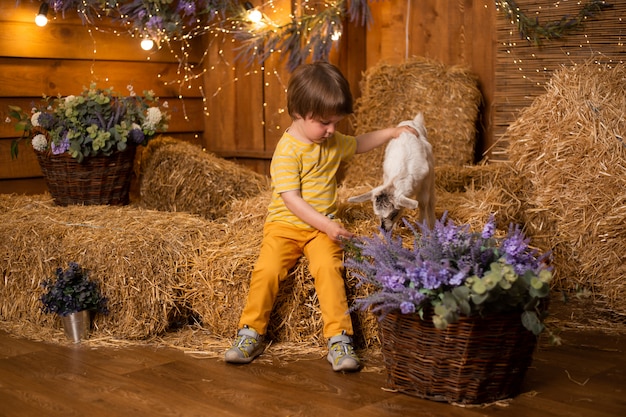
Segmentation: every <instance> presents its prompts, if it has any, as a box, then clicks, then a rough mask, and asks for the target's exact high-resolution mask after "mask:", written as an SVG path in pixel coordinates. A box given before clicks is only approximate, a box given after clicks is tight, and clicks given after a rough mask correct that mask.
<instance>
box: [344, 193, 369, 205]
mask: <svg viewBox="0 0 626 417" xmlns="http://www.w3.org/2000/svg"><path fill="white" fill-rule="evenodd" d="M371 198H372V191H368V192H366V193H365V194H361V195H357V196H354V197H350V198H348V202H349V203H362V202H364V201H367V200H370V199H371Z"/></svg>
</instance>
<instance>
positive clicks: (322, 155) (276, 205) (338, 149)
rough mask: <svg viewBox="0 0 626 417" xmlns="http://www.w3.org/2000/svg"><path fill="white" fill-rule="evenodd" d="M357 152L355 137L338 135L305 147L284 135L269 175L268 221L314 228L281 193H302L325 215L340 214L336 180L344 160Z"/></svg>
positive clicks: (275, 152) (277, 147)
mask: <svg viewBox="0 0 626 417" xmlns="http://www.w3.org/2000/svg"><path fill="white" fill-rule="evenodd" d="M355 153H356V138H355V137H354V136H349V135H344V134H342V133H339V132H335V134H334V135H333V136H331V137H330V138H328V139H327V140H326V141H325V142H324V143H322V144H316V143H312V144H306V143H302V142H300V141H299V140H297V139H296V138H294V137H293V136H292V135H291V134H289V133H288V132H285V133H284V134H283V136H282V138H281V139H280V141H279V142H278V144H277V145H276V150H275V151H274V156H273V157H272V163H271V165H270V175H271V177H272V200H271V202H270V205H269V214H268V216H267V219H266V221H267V222H283V223H289V224H292V225H294V226H296V227H300V228H303V229H313V227H311V226H310V225H309V224H307V223H305V222H303V221H302V220H300V219H299V218H298V217H297V216H296V215H294V214H293V213H292V212H291V211H289V209H287V207H285V203H284V202H283V199H282V198H281V196H280V194H281V193H284V192H285V191H293V190H300V194H301V195H302V198H303V199H304V200H305V201H306V202H307V203H309V204H310V205H311V206H313V207H314V208H315V210H317V211H318V212H319V213H322V214H323V215H325V216H328V215H332V216H335V215H337V179H336V177H335V174H336V173H337V170H338V169H339V165H340V163H341V162H342V161H346V160H348V159H350V158H351V157H352V156H353V155H354V154H355Z"/></svg>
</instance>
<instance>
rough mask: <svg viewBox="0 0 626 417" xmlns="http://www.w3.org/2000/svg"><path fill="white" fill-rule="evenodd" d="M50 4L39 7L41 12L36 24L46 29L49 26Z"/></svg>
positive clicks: (44, 3) (36, 18)
mask: <svg viewBox="0 0 626 417" xmlns="http://www.w3.org/2000/svg"><path fill="white" fill-rule="evenodd" d="M48 9H49V6H48V3H46V2H43V3H41V6H39V12H38V13H37V16H35V24H36V25H37V26H39V27H44V26H46V25H47V24H48Z"/></svg>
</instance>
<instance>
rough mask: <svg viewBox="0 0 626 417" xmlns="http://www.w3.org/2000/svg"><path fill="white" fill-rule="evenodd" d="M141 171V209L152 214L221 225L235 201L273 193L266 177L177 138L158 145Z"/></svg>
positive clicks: (146, 154)
mask: <svg viewBox="0 0 626 417" xmlns="http://www.w3.org/2000/svg"><path fill="white" fill-rule="evenodd" d="M139 166H140V173H139V194H140V202H139V204H140V205H141V206H142V207H144V208H147V209H153V210H160V211H173V212H186V213H193V214H198V215H200V216H202V217H205V218H207V219H217V218H220V217H224V216H226V214H227V213H228V211H229V210H230V205H231V203H232V202H233V200H235V199H240V198H247V197H253V196H255V195H258V194H259V193H260V192H262V191H265V190H267V189H268V188H269V182H268V178H267V177H266V176H264V175H261V174H257V173H256V172H254V171H252V170H250V169H248V168H245V167H242V166H241V165H238V164H236V163H234V162H231V161H227V160H225V159H223V158H219V157H217V156H215V155H213V154H211V153H208V152H205V151H203V150H202V149H200V147H198V146H196V145H193V144H190V143H187V142H183V141H180V140H176V139H174V138H171V137H160V138H157V139H154V140H152V141H151V142H150V143H149V144H148V146H147V147H146V148H145V150H144V151H143V152H142V154H141V161H140V164H139Z"/></svg>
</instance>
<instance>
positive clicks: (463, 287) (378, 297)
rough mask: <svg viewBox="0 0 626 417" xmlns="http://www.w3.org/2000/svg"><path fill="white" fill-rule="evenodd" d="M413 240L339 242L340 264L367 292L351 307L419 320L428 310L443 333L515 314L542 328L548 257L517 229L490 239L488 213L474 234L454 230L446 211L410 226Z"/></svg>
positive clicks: (535, 329)
mask: <svg viewBox="0 0 626 417" xmlns="http://www.w3.org/2000/svg"><path fill="white" fill-rule="evenodd" d="M405 224H406V225H407V226H408V227H409V228H410V230H412V232H413V235H414V242H413V245H412V247H407V245H405V244H404V243H405V242H404V241H403V240H402V239H401V238H399V237H396V238H394V237H393V236H392V235H391V232H382V231H381V233H382V234H381V235H375V236H373V237H370V238H357V239H353V240H352V241H349V242H347V244H346V255H347V256H346V261H345V265H346V267H347V268H348V269H349V271H350V272H351V273H352V274H354V276H356V277H357V278H358V280H359V285H368V284H369V285H371V286H372V288H373V290H374V292H373V293H371V294H370V295H369V296H367V297H364V298H360V299H357V300H356V301H355V306H354V308H355V309H361V310H366V309H371V310H372V311H373V312H374V313H376V314H378V315H379V316H380V318H381V319H382V317H384V316H385V315H386V314H387V313H389V312H391V311H395V310H399V311H400V312H401V313H402V314H413V313H417V314H419V315H420V317H421V318H424V313H425V312H426V311H427V310H431V311H432V313H433V314H432V319H433V323H434V325H435V327H437V328H439V329H445V328H446V327H447V326H448V324H449V323H454V322H456V321H458V319H459V316H460V315H464V316H470V315H472V314H481V315H484V314H492V313H493V314H497V313H501V312H510V311H520V312H521V320H522V323H523V324H524V326H525V327H526V328H527V329H528V330H530V331H532V332H533V333H534V334H539V333H541V331H542V330H543V329H544V325H543V319H544V318H545V314H546V309H545V308H544V306H542V300H544V299H545V298H546V297H547V296H548V293H549V283H550V281H551V279H552V272H551V267H549V266H548V261H549V253H546V254H539V253H538V251H537V250H535V249H532V248H531V247H530V246H529V239H527V238H526V237H525V236H524V234H523V232H522V231H521V229H520V228H519V226H514V225H511V226H509V230H508V232H507V234H506V236H504V237H503V238H496V237H495V235H494V233H495V230H496V226H495V218H494V216H493V215H492V216H491V217H490V218H489V221H488V222H487V223H486V225H485V227H484V229H483V230H482V232H481V233H477V232H472V231H470V228H469V225H456V224H455V223H454V222H453V221H452V220H448V219H447V213H446V214H444V215H443V217H442V218H441V219H440V220H438V221H437V222H436V224H435V226H434V227H433V229H429V228H428V226H426V224H421V223H416V225H412V224H410V223H409V222H407V221H406V220H405Z"/></svg>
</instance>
